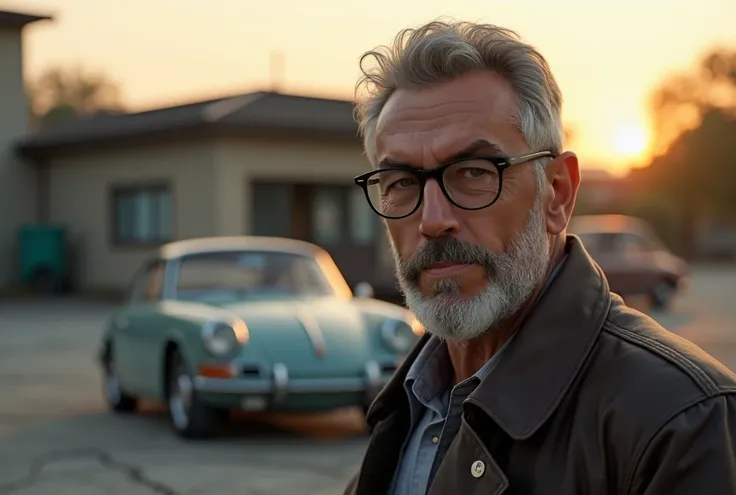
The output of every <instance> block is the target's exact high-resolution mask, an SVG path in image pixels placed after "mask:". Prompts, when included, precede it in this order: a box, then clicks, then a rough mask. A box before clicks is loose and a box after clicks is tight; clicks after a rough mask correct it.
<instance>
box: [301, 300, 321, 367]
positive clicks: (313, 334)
mask: <svg viewBox="0 0 736 495" xmlns="http://www.w3.org/2000/svg"><path fill="white" fill-rule="evenodd" d="M296 311H297V318H298V319H299V323H301V325H302V328H304V331H305V332H306V333H307V336H308V337H309V340H310V341H311V342H312V349H314V353H315V354H316V355H317V356H318V357H324V356H325V354H327V347H326V346H325V336H324V334H323V333H322V329H321V328H320V326H319V323H318V322H317V320H316V319H315V318H314V316H312V314H311V313H310V312H309V310H307V309H306V308H305V307H304V306H303V305H301V304H298V305H297V310H296Z"/></svg>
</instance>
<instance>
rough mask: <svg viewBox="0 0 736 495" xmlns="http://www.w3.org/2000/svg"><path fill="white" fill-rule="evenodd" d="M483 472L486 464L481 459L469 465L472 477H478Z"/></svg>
mask: <svg viewBox="0 0 736 495" xmlns="http://www.w3.org/2000/svg"><path fill="white" fill-rule="evenodd" d="M485 472H486V465H485V464H484V463H483V461H475V462H474V463H473V465H472V466H470V474H472V475H473V478H480V477H481V476H483V473H485Z"/></svg>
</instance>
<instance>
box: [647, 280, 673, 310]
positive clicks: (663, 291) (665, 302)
mask: <svg viewBox="0 0 736 495" xmlns="http://www.w3.org/2000/svg"><path fill="white" fill-rule="evenodd" d="M676 293H677V287H675V285H674V284H673V283H671V282H669V281H667V280H663V281H661V282H659V283H658V284H657V285H655V286H654V287H653V288H652V292H651V294H650V299H651V303H652V306H653V307H654V309H656V310H659V311H665V310H667V309H669V307H670V305H671V304H672V299H674V297H675V294H676Z"/></svg>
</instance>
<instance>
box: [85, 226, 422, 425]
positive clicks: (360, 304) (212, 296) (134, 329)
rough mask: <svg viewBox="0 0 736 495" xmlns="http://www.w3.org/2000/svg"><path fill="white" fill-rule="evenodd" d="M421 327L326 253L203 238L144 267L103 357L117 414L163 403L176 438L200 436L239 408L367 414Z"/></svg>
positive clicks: (293, 244)
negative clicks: (354, 409) (350, 281)
mask: <svg viewBox="0 0 736 495" xmlns="http://www.w3.org/2000/svg"><path fill="white" fill-rule="evenodd" d="M422 332H423V328H422V327H421V325H420V324H419V323H418V322H417V321H416V319H415V318H414V317H413V315H412V314H411V313H410V312H409V311H408V310H406V309H405V308H403V307H401V306H397V305H393V304H389V303H386V302H383V301H378V300H376V299H372V298H371V297H361V296H356V295H354V294H353V291H351V289H350V287H349V286H348V285H347V283H346V282H345V279H344V278H343V276H342V274H341V273H340V270H339V269H338V267H337V266H336V264H335V263H334V261H333V260H332V258H331V257H330V255H329V254H328V253H327V252H326V251H325V250H323V249H321V248H319V247H318V246H315V245H313V244H309V243H306V242H301V241H296V240H291V239H283V238H269V237H257V236H242V237H216V238H201V239H192V240H185V241H179V242H174V243H170V244H167V245H165V246H163V247H161V248H160V249H159V250H158V251H157V253H156V255H155V256H153V257H152V258H151V259H149V260H148V261H147V262H146V263H145V264H144V265H143V266H142V267H141V269H140V270H139V271H138V273H137V274H136V275H135V277H134V281H133V286H132V292H131V294H130V300H129V303H128V304H127V305H126V306H125V307H123V308H121V309H120V310H118V311H116V312H115V313H114V314H113V315H112V316H111V318H110V321H109V323H108V325H107V327H106V329H105V332H104V335H103V339H102V343H101V349H100V353H99V359H100V363H101V365H102V366H101V368H102V372H103V375H104V391H105V398H106V401H107V403H108V405H109V407H110V408H111V409H112V410H113V411H116V412H130V411H134V410H135V409H136V407H137V403H138V400H139V399H144V398H145V399H154V400H158V401H161V402H164V403H166V404H167V406H168V411H169V417H170V422H171V425H172V426H173V428H174V430H175V431H176V432H177V433H178V434H180V435H181V436H183V437H187V438H189V437H202V436H208V435H211V434H212V433H214V432H215V431H216V429H217V427H218V426H219V425H220V423H221V422H222V421H223V420H224V419H225V418H226V417H227V416H228V412H229V411H232V410H249V411H253V410H283V411H309V410H326V409H332V408H338V407H345V406H359V407H362V408H364V410H365V408H366V407H367V406H368V405H369V404H370V402H371V400H372V399H373V398H374V397H375V395H376V393H377V392H378V391H379V390H380V389H381V388H382V387H383V385H384V384H385V383H386V381H387V380H388V379H389V378H390V376H391V375H392V374H393V372H394V371H395V369H396V367H397V365H398V364H399V363H400V361H401V359H402V358H403V357H404V356H405V355H406V354H407V352H408V351H409V350H410V348H411V347H412V346H413V345H414V343H415V342H416V340H417V339H418V338H419V336H420V335H421V333H422Z"/></svg>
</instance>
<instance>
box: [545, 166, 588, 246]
mask: <svg viewBox="0 0 736 495" xmlns="http://www.w3.org/2000/svg"><path fill="white" fill-rule="evenodd" d="M546 172H547V180H548V181H549V184H550V185H551V190H552V194H551V196H550V198H549V200H548V202H547V232H549V233H550V234H552V235H559V234H560V233H561V232H562V231H564V230H565V229H566V228H567V224H568V222H569V221H570V217H572V211H573V209H574V208H575V200H576V199H577V196H578V188H579V187H580V170H579V169H578V157H577V156H576V155H575V153H573V152H572V151H566V152H564V153H562V154H561V155H560V156H558V157H557V158H555V159H554V160H552V161H551V162H549V163H548V164H547V167H546Z"/></svg>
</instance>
